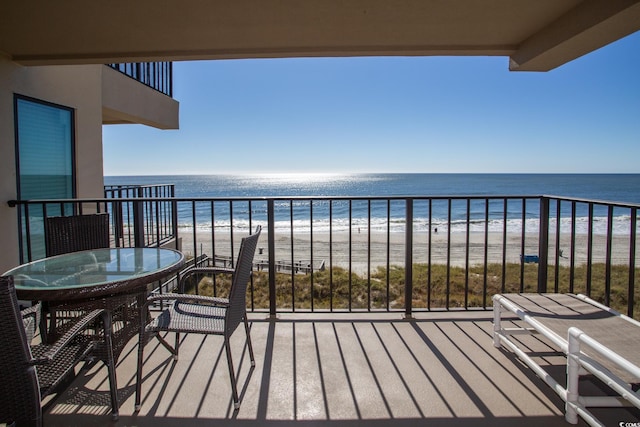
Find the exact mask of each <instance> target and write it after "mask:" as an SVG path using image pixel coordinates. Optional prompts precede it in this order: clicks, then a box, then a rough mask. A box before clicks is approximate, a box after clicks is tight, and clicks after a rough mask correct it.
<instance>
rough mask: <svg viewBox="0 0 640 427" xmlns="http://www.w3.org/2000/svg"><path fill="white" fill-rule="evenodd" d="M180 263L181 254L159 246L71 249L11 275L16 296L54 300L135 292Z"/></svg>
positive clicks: (182, 261) (36, 262)
mask: <svg viewBox="0 0 640 427" xmlns="http://www.w3.org/2000/svg"><path fill="white" fill-rule="evenodd" d="M183 264H184V255H182V253H180V252H178V251H175V250H173V249H162V248H107V249H93V250H88V251H81V252H72V253H67V254H63V255H58V256H54V257H49V258H44V259H41V260H38V261H33V262H30V263H28V264H23V265H21V266H19V267H16V268H14V269H11V270H9V271H7V272H6V273H4V275H5V276H7V275H11V276H13V277H14V282H15V285H16V293H17V294H18V298H21V299H27V300H29V299H31V300H43V301H58V302H61V303H62V302H64V301H68V300H82V299H92V298H95V297H102V296H106V295H112V294H128V293H137V292H140V291H141V288H143V287H146V286H147V285H148V284H149V283H152V282H154V281H156V280H161V279H162V278H164V277H166V276H168V275H169V274H171V273H173V272H175V271H177V270H178V269H179V268H180V267H181V266H182V265H183Z"/></svg>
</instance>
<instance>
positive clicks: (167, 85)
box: [107, 62, 173, 97]
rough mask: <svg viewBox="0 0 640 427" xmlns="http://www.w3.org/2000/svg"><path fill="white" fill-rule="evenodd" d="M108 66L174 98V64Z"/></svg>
mask: <svg viewBox="0 0 640 427" xmlns="http://www.w3.org/2000/svg"><path fill="white" fill-rule="evenodd" d="M107 65H108V66H109V67H111V68H113V69H114V70H118V71H120V72H121V73H123V74H126V75H127V76H129V77H131V78H133V79H136V80H137V81H139V82H140V83H142V84H145V85H147V86H149V87H150V88H152V89H155V90H157V91H159V92H161V93H164V94H165V95H168V96H171V97H172V96H173V63H172V62H133V63H120V64H107Z"/></svg>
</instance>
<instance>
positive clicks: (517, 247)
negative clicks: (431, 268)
mask: <svg viewBox="0 0 640 427" xmlns="http://www.w3.org/2000/svg"><path fill="white" fill-rule="evenodd" d="M247 234H248V232H244V233H241V232H234V244H233V257H234V258H235V254H236V253H237V250H238V249H239V247H240V239H241V238H242V237H243V236H246V235H247ZM179 237H180V238H181V250H182V251H183V252H184V253H185V254H186V255H187V256H193V255H194V254H197V255H200V254H203V253H204V254H207V255H210V256H211V255H213V253H214V252H213V250H212V246H213V245H212V241H213V239H212V235H211V232H205V231H198V232H196V235H195V236H194V234H193V232H190V233H181V234H180V235H179ZM194 237H195V242H196V243H195V246H194ZM213 238H214V239H215V254H216V255H218V256H226V257H231V256H232V250H231V245H230V236H229V234H228V233H223V232H216V234H215V235H214V236H213ZM467 239H468V243H467ZM485 240H486V242H485ZM311 241H312V239H311V235H310V233H308V232H307V233H295V234H294V236H293V262H294V263H298V262H300V263H301V264H302V265H306V264H309V263H310V260H311V258H312V257H313V264H314V266H315V267H316V268H317V267H318V266H319V265H320V264H321V263H322V262H324V265H325V267H329V266H330V265H331V266H334V267H343V268H345V269H349V268H351V270H352V271H353V272H355V273H358V274H361V275H362V274H366V272H367V271H369V270H370V271H374V270H375V269H376V268H377V267H378V266H382V267H385V266H386V265H387V262H388V263H389V265H398V266H404V265H405V233H390V235H389V236H387V233H386V232H371V233H370V234H369V233H367V232H366V231H362V232H361V233H358V232H357V230H355V231H354V232H353V233H352V234H351V236H349V233H348V232H333V233H332V234H331V235H330V234H329V233H328V232H314V234H313V245H311ZM449 241H450V246H449V245H448V242H449ZM387 242H389V244H387ZM549 242H550V243H549V264H552V265H553V264H555V257H556V249H555V248H556V237H555V236H554V235H552V236H550V237H549ZM587 243H588V240H587V236H586V235H577V236H576V240H575V256H574V263H575V265H581V264H585V263H586V262H587V260H588V244H587ZM606 243H607V242H606V236H603V235H594V236H593V244H592V254H591V257H592V262H594V263H602V262H604V261H605V259H606V247H607V245H606ZM485 245H486V247H487V250H486V251H485ZM387 246H388V250H387ZM467 246H468V248H469V249H468V251H467V249H466V248H467ZM291 247H292V239H291V234H290V233H289V232H276V235H275V260H276V261H283V262H287V263H291V261H292V255H291ZM430 247H431V251H429V236H428V234H427V233H426V232H424V233H414V236H413V260H412V261H413V263H414V264H416V263H421V264H427V263H428V262H431V263H432V264H447V263H448V264H449V265H451V266H457V267H464V266H466V265H469V266H473V265H478V264H480V265H481V264H483V263H484V262H485V252H486V262H487V263H489V264H492V263H498V264H502V262H503V248H505V247H506V251H504V252H505V254H504V257H505V261H506V262H507V263H519V262H520V255H521V254H523V253H524V254H526V255H538V234H537V233H529V234H526V235H525V238H524V245H523V240H522V235H521V234H516V233H514V234H507V237H506V244H505V242H504V239H503V235H502V233H493V234H492V233H490V234H489V235H488V237H487V238H486V239H485V234H484V233H470V234H469V235H468V237H467V235H466V234H464V233H451V235H447V233H446V232H440V233H432V234H431V244H430ZM448 247H449V248H450V249H449V250H447V248H448ZM523 247H524V250H523V249H522V248H523ZM558 247H559V249H560V255H561V256H559V258H558V263H559V265H561V266H569V265H570V261H571V258H570V257H571V241H570V236H569V235H567V236H565V235H561V238H560V243H559V246H558ZM369 248H370V250H369ZM611 254H612V255H611V258H612V263H613V264H620V265H628V264H629V237H627V236H614V238H613V239H612V245H611ZM268 256H269V255H268V234H267V232H266V230H263V232H262V235H261V237H260V241H259V242H258V250H257V251H256V255H255V258H254V259H255V262H265V263H266V262H267V260H268ZM636 262H638V261H636Z"/></svg>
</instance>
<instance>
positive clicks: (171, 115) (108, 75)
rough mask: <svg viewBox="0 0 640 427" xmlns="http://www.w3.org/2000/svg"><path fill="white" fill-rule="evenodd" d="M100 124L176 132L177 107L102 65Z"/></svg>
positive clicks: (171, 101) (170, 101)
mask: <svg viewBox="0 0 640 427" xmlns="http://www.w3.org/2000/svg"><path fill="white" fill-rule="evenodd" d="M102 123H103V124H131V123H135V124H143V125H147V126H152V127H155V128H158V129H178V124H179V103H178V101H176V100H175V99H173V98H171V97H170V96H167V95H165V94H163V93H161V92H158V91H157V90H155V89H152V88H150V87H149V86H146V85H144V84H141V83H139V82H138V81H137V80H134V79H132V78H131V77H129V76H127V75H125V74H123V73H121V72H119V71H116V70H114V69H113V68H111V67H108V66H106V65H105V66H104V67H103V69H102Z"/></svg>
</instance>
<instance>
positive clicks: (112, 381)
mask: <svg viewBox="0 0 640 427" xmlns="http://www.w3.org/2000/svg"><path fill="white" fill-rule="evenodd" d="M102 322H103V325H104V341H105V343H104V344H105V349H106V351H107V371H108V373H109V391H110V392H111V418H112V419H113V420H114V421H117V420H118V418H119V412H120V409H119V402H118V382H117V379H116V366H115V360H114V359H115V358H114V356H113V337H112V331H113V319H112V318H111V312H110V311H108V310H105V312H104V314H103V315H102Z"/></svg>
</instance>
